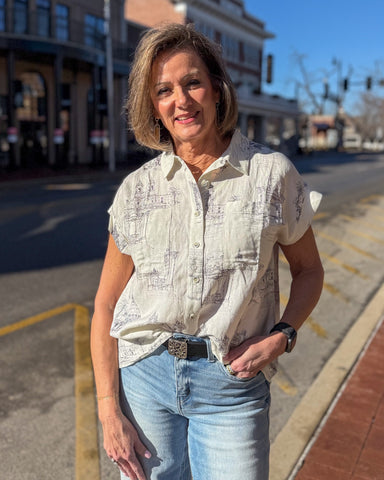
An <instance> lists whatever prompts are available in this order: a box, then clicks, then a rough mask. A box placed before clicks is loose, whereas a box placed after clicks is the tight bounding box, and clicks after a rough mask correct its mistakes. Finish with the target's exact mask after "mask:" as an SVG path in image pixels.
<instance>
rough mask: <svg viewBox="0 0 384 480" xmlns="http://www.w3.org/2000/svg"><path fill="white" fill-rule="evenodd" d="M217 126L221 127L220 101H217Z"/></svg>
mask: <svg viewBox="0 0 384 480" xmlns="http://www.w3.org/2000/svg"><path fill="white" fill-rule="evenodd" d="M216 126H217V127H220V102H217V103H216Z"/></svg>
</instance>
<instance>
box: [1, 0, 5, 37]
mask: <svg viewBox="0 0 384 480" xmlns="http://www.w3.org/2000/svg"><path fill="white" fill-rule="evenodd" d="M4 31H5V0H0V32H4Z"/></svg>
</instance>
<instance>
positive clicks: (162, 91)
mask: <svg viewBox="0 0 384 480" xmlns="http://www.w3.org/2000/svg"><path fill="white" fill-rule="evenodd" d="M168 92H169V88H167V87H163V88H160V90H158V92H157V95H165V94H166V93H168Z"/></svg>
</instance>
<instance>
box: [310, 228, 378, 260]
mask: <svg viewBox="0 0 384 480" xmlns="http://www.w3.org/2000/svg"><path fill="white" fill-rule="evenodd" d="M316 235H318V236H319V237H322V238H325V239H326V240H328V241H330V242H332V243H335V244H336V245H340V246H342V247H345V248H349V249H350V250H353V251H354V252H356V253H359V254H360V255H363V256H365V257H368V258H371V259H372V260H378V258H377V257H375V256H374V255H372V253H369V252H366V251H365V250H362V249H361V248H358V247H356V246H355V245H352V244H350V243H348V242H344V241H342V240H339V239H338V238H335V237H332V236H331V235H328V234H326V233H324V232H316Z"/></svg>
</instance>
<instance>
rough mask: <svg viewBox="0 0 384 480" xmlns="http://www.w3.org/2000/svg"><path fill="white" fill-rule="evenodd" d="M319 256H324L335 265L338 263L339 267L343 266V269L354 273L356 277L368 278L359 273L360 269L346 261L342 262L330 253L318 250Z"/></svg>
mask: <svg viewBox="0 0 384 480" xmlns="http://www.w3.org/2000/svg"><path fill="white" fill-rule="evenodd" d="M320 257H322V258H326V259H327V260H329V261H330V262H332V263H334V264H335V265H338V266H339V267H341V268H344V270H347V271H348V272H350V273H353V274H354V275H357V276H358V277H360V278H362V279H363V280H367V279H368V278H369V277H368V276H367V275H365V274H364V273H361V272H360V270H358V269H357V268H355V267H352V266H351V265H348V263H344V262H342V261H341V260H339V259H338V258H336V257H333V256H332V255H329V254H328V253H325V252H320Z"/></svg>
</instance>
